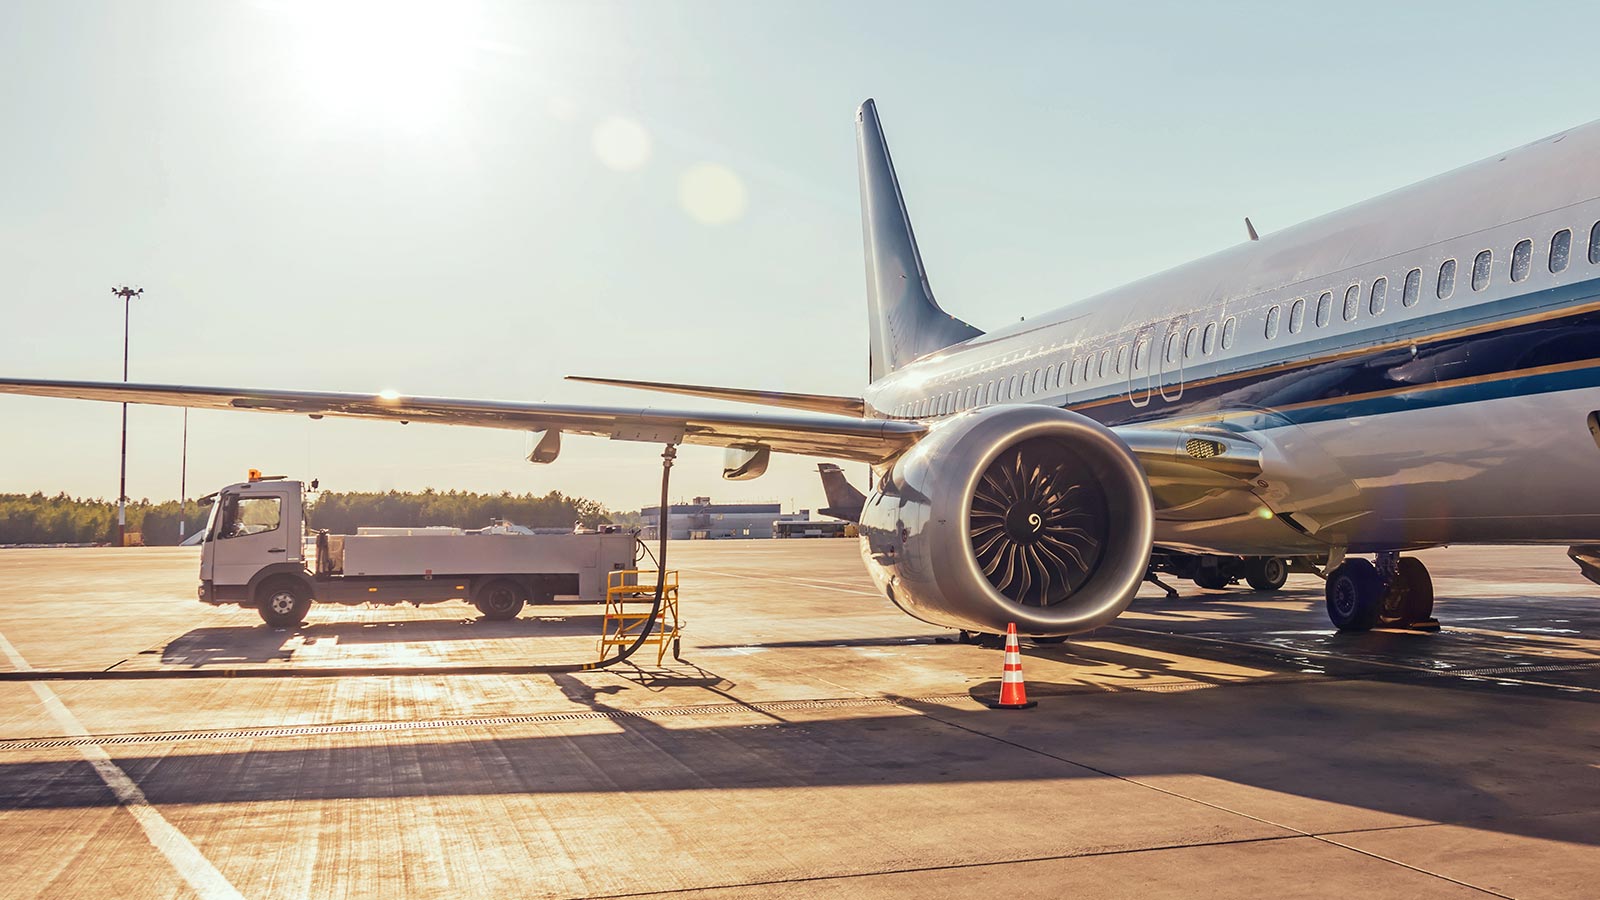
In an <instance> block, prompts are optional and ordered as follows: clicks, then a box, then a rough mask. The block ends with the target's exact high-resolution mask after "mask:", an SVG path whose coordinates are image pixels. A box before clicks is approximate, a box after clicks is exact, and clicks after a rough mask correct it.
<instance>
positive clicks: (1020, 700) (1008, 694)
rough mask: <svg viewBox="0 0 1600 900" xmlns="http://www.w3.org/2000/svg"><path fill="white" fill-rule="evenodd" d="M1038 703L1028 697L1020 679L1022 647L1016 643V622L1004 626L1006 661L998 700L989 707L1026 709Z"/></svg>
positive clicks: (1025, 687) (1025, 686)
mask: <svg viewBox="0 0 1600 900" xmlns="http://www.w3.org/2000/svg"><path fill="white" fill-rule="evenodd" d="M1038 705H1039V704H1037V703H1035V702H1032V701H1030V700H1029V699H1028V686H1027V685H1026V684H1025V683H1024V682H1023V680H1022V647H1021V646H1020V645H1019V644H1018V643H1017V623H1015V622H1012V623H1010V624H1009V625H1007V626H1006V662H1005V670H1004V672H1003V674H1001V676H1000V700H999V701H998V702H995V703H990V704H989V708H990V709H1028V708H1029V707H1033V706H1038Z"/></svg>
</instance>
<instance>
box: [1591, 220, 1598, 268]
mask: <svg viewBox="0 0 1600 900" xmlns="http://www.w3.org/2000/svg"><path fill="white" fill-rule="evenodd" d="M1589 262H1592V263H1600V222H1596V223H1594V227H1593V228H1591V229H1589Z"/></svg>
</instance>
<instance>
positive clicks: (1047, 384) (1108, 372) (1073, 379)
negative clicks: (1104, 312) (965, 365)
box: [894, 316, 1239, 418]
mask: <svg viewBox="0 0 1600 900" xmlns="http://www.w3.org/2000/svg"><path fill="white" fill-rule="evenodd" d="M1238 332H1239V320H1238V319H1237V318H1234V317H1233V316H1229V317H1228V318H1227V319H1225V320H1224V321H1222V322H1221V323H1220V324H1219V323H1217V322H1210V323H1207V324H1206V325H1205V327H1204V328H1202V327H1201V326H1199V325H1192V326H1190V327H1189V330H1188V331H1187V332H1185V331H1183V330H1181V329H1173V330H1172V331H1169V332H1168V333H1167V336H1166V342H1165V344H1164V346H1163V348H1162V352H1163V354H1164V355H1165V357H1166V361H1167V363H1168V364H1176V363H1177V362H1178V360H1179V358H1180V355H1181V356H1182V357H1183V358H1185V359H1192V358H1193V357H1195V356H1197V355H1209V354H1211V353H1213V352H1215V351H1216V349H1217V347H1218V345H1219V344H1220V346H1221V348H1222V349H1223V350H1231V349H1233V344H1234V340H1235V339H1236V338H1237V336H1238ZM1150 345H1151V338H1150V337H1149V336H1145V337H1141V338H1139V339H1138V340H1136V341H1134V342H1133V344H1132V352H1131V353H1130V352H1129V345H1128V344H1125V343H1124V344H1121V345H1119V346H1117V347H1116V348H1115V349H1113V348H1111V347H1106V348H1104V349H1101V350H1099V351H1089V352H1086V353H1084V354H1082V355H1081V356H1078V357H1077V358H1076V359H1072V360H1069V361H1067V362H1062V363H1056V364H1054V365H1049V366H1044V367H1042V368H1038V369H1034V370H1033V371H1032V372H1021V373H1018V374H1016V375H1012V376H1010V377H1007V378H998V379H995V380H994V381H990V382H985V383H984V384H979V385H973V386H970V387H967V388H965V389H963V390H956V391H947V392H945V393H942V394H937V395H935V396H933V397H928V398H925V399H922V400H919V401H916V402H914V403H905V404H901V405H900V406H899V407H897V408H896V409H895V410H894V415H897V416H908V417H913V418H920V417H922V416H942V415H947V414H949V413H955V412H960V411H962V410H964V409H971V408H972V407H974V406H984V405H986V404H989V403H1004V402H1006V401H1008V400H1016V399H1020V398H1023V397H1030V396H1035V395H1038V394H1040V393H1044V392H1046V391H1052V390H1059V389H1061V388H1063V387H1065V386H1067V385H1075V384H1092V383H1094V382H1097V381H1103V380H1104V379H1106V378H1112V377H1116V376H1123V375H1128V374H1129V371H1128V368H1129V365H1130V364H1131V365H1132V368H1133V372H1134V373H1137V374H1143V373H1145V372H1146V371H1147V370H1149V368H1150Z"/></svg>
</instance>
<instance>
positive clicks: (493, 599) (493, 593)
mask: <svg viewBox="0 0 1600 900" xmlns="http://www.w3.org/2000/svg"><path fill="white" fill-rule="evenodd" d="M527 603H528V590H527V588H524V587H523V586H522V585H520V584H518V583H517V582H515V581H513V580H511V579H510V578H496V579H495V580H493V581H491V582H489V583H488V584H486V585H484V586H483V587H481V588H479V589H478V593H477V596H475V597H473V598H472V605H473V606H476V607H477V608H478V612H481V613H483V617H484V618H485V619H490V620H493V621H496V622H504V621H506V620H508V619H515V618H516V617H517V615H518V614H519V613H521V612H522V607H524V606H526V605H527Z"/></svg>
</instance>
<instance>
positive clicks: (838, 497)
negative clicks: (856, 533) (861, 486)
mask: <svg viewBox="0 0 1600 900" xmlns="http://www.w3.org/2000/svg"><path fill="white" fill-rule="evenodd" d="M817 474H819V475H821V476H822V492H823V493H825V494H827V495H828V505H827V506H825V507H823V508H822V509H819V510H817V512H819V513H822V514H823V515H825V516H831V517H832V518H835V519H843V520H845V521H846V522H859V521H861V509H862V507H864V506H866V505H867V497H866V495H865V494H863V493H861V492H860V491H858V490H856V489H855V487H854V486H852V485H851V484H850V482H849V481H847V480H845V477H844V470H843V469H841V468H839V467H838V466H836V465H834V464H833V463H817Z"/></svg>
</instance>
